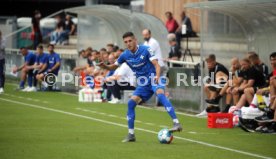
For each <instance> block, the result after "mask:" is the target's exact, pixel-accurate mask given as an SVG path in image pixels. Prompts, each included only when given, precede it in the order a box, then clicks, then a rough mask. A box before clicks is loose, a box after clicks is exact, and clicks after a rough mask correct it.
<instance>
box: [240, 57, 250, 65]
mask: <svg viewBox="0 0 276 159" xmlns="http://www.w3.org/2000/svg"><path fill="white" fill-rule="evenodd" d="M241 61H244V62H246V63H249V64H251V62H250V61H249V59H248V58H244V59H242V60H241Z"/></svg>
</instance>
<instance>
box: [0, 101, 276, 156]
mask: <svg viewBox="0 0 276 159" xmlns="http://www.w3.org/2000/svg"><path fill="white" fill-rule="evenodd" d="M0 100H2V101H6V102H10V103H15V104H21V105H25V106H28V107H33V108H39V109H44V110H48V111H52V112H58V113H61V114H66V115H71V116H75V117H79V118H84V119H89V120H93V121H98V122H102V123H106V124H110V125H116V126H120V127H124V128H127V126H126V125H125V124H119V123H115V122H110V121H106V120H102V119H97V118H93V117H88V116H84V115H80V114H75V113H71V112H66V111H62V110H57V109H53V108H47V107H42V106H38V105H34V104H28V103H23V102H18V101H14V100H9V99H3V98H0ZM135 129H136V130H140V131H144V132H148V133H152V134H158V133H157V132H155V131H151V130H147V129H143V128H135ZM174 138H176V139H179V140H184V141H189V142H193V143H197V144H201V145H205V146H209V147H214V148H218V149H222V150H227V151H232V152H236V153H240V154H243V155H247V156H253V157H258V158H263V159H272V158H271V157H266V156H262V155H258V154H254V153H250V152H246V151H241V150H235V149H232V148H228V147H223V146H219V145H214V144H209V143H207V142H202V141H197V140H192V139H188V138H184V137H179V136H174Z"/></svg>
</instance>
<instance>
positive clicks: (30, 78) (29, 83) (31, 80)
mask: <svg viewBox="0 0 276 159" xmlns="http://www.w3.org/2000/svg"><path fill="white" fill-rule="evenodd" d="M32 85H33V76H30V75H28V86H29V87H32Z"/></svg>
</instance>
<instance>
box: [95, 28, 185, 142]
mask: <svg viewBox="0 0 276 159" xmlns="http://www.w3.org/2000/svg"><path fill="white" fill-rule="evenodd" d="M123 41H124V43H125V45H126V47H127V49H126V50H125V51H124V52H123V53H122V54H121V55H120V57H119V58H118V60H117V61H116V62H115V64H111V65H106V64H104V63H100V64H99V66H100V67H101V68H104V69H108V70H115V69H117V68H118V67H119V65H121V64H123V63H124V62H126V63H127V65H128V66H129V67H130V68H131V69H132V71H133V72H134V73H135V75H136V78H137V87H136V89H135V91H134V93H133V95H132V97H131V99H130V100H129V101H128V111H127V120H128V135H127V136H126V138H125V139H124V140H123V141H122V142H134V141H136V138H135V135H134V120H135V107H136V105H137V104H138V103H140V102H141V101H147V100H148V99H149V98H150V97H151V96H152V95H153V94H155V95H156V96H157V97H158V100H159V101H160V102H161V103H162V104H163V105H164V107H165V108H166V110H167V112H168V114H169V115H170V117H171V118H172V120H173V128H171V129H170V131H171V132H175V131H181V130H182V127H181V125H180V123H179V120H178V119H177V117H176V114H175V111H174V108H173V106H172V104H171V103H170V101H169V100H168V99H167V98H166V96H165V95H164V89H165V85H164V78H161V77H160V66H159V64H158V61H157V58H156V56H155V55H154V52H153V51H152V50H151V49H150V48H149V47H148V46H144V45H137V40H136V38H135V36H134V34H133V33H132V32H126V33H125V34H124V35H123Z"/></svg>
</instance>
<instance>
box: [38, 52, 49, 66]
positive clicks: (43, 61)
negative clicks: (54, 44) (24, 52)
mask: <svg viewBox="0 0 276 159" xmlns="http://www.w3.org/2000/svg"><path fill="white" fill-rule="evenodd" d="M35 62H36V64H38V65H40V64H46V63H47V62H48V54H46V53H42V54H41V55H36V60H35Z"/></svg>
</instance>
